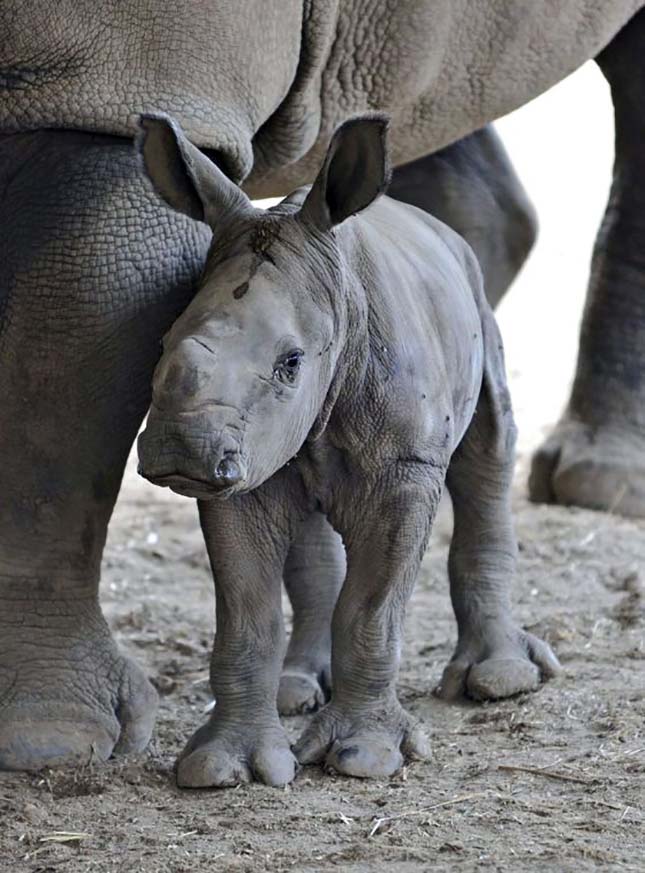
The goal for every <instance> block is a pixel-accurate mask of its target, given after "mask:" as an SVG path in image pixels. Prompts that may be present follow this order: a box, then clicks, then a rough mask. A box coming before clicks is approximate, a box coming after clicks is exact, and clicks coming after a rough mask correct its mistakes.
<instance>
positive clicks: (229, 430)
mask: <svg viewBox="0 0 645 873" xmlns="http://www.w3.org/2000/svg"><path fill="white" fill-rule="evenodd" d="M142 125H143V135H142V137H141V140H140V148H141V150H142V154H143V158H144V163H145V166H146V170H147V172H148V175H149V176H150V178H151V180H152V182H153V184H154V185H155V187H156V188H157V190H158V191H159V193H160V194H161V196H163V197H164V199H166V200H167V202H168V203H169V204H170V205H171V206H173V207H174V208H176V209H179V210H183V211H186V212H187V213H188V214H190V215H191V216H193V217H198V216H199V215H200V214H201V217H202V219H203V220H206V221H208V222H209V223H211V225H212V226H216V227H217V228H218V231H219V234H220V235H219V237H218V241H217V243H216V244H215V245H214V246H213V247H212V249H211V252H210V255H209V258H208V261H207V265H206V269H205V272H204V276H203V278H202V283H201V287H200V289H199V291H198V292H197V294H196V296H195V298H194V300H193V301H192V303H191V304H190V305H189V307H188V308H187V310H186V311H185V312H184V314H183V315H182V316H181V317H180V318H179V319H178V320H177V321H176V322H175V324H174V325H173V328H172V330H171V331H170V333H169V334H168V336H167V338H166V341H165V349H164V354H163V355H162V358H161V360H160V362H159V364H158V366H157V369H156V372H155V378H154V382H153V400H152V409H151V413H150V416H149V418H148V422H147V426H146V430H145V431H144V432H143V434H142V435H141V436H140V438H139V460H140V472H141V473H142V475H144V476H145V477H146V478H148V479H150V480H151V481H152V482H156V483H158V484H160V485H170V487H172V488H174V489H175V490H177V491H179V492H180V493H182V494H187V495H189V496H195V497H197V498H199V507H200V518H201V523H202V530H203V532H204V537H205V540H206V544H207V548H208V552H209V557H210V560H211V566H212V569H213V575H214V580H215V592H216V605H217V608H216V621H217V632H216V638H215V645H214V650H213V656H212V661H211V684H212V687H213V692H214V694H215V698H216V700H217V705H216V707H215V709H214V711H213V714H212V715H211V717H210V719H209V721H208V722H207V723H206V724H205V725H204V726H202V727H201V728H200V729H199V730H198V731H197V732H196V733H195V734H194V735H193V737H192V738H191V739H190V741H189V742H188V744H187V746H186V748H185V750H184V752H183V754H182V756H181V757H180V760H179V762H178V768H177V779H178V783H179V785H181V786H184V787H210V786H216V787H225V786H231V785H236V784H238V783H240V782H245V781H249V780H251V779H256V780H258V781H261V782H265V783H267V784H270V785H283V784H285V783H287V782H289V781H291V779H293V777H294V775H295V772H296V767H297V762H300V763H301V764H309V763H316V762H323V761H324V762H325V763H326V765H327V766H330V767H333V768H334V769H335V770H337V771H338V772H340V773H344V774H347V775H353V776H358V777H385V776H389V775H391V774H392V773H393V772H395V771H396V770H397V769H398V768H399V767H400V766H401V764H402V763H403V759H404V755H407V756H410V757H424V756H426V755H427V754H428V749H429V747H428V742H427V739H426V737H425V734H424V732H423V730H422V728H421V726H420V725H418V724H416V723H415V722H414V721H413V720H412V719H411V717H410V716H409V715H408V714H407V713H406V712H405V710H403V708H402V707H401V705H400V703H399V702H398V699H397V696H396V690H395V683H396V675H397V670H398V663H399V657H400V648H401V631H402V624H403V619H404V615H405V606H406V603H407V600H408V598H409V596H410V594H411V591H412V587H413V584H414V581H415V578H416V575H417V572H418V569H419V565H420V562H421V558H422V556H423V553H424V551H425V548H426V545H427V540H428V536H429V533H430V528H431V523H432V518H433V516H434V513H435V510H436V507H437V505H438V502H439V499H440V496H441V492H442V489H443V485H444V482H445V483H446V484H447V485H448V488H449V490H450V493H451V496H452V498H453V502H454V508H455V533H454V538H453V543H452V546H451V550H450V561H449V572H450V584H451V596H452V601H453V606H454V609H455V615H456V618H457V624H458V629H459V637H458V643H457V647H456V650H455V654H454V656H453V659H452V660H451V662H450V664H449V665H448V666H447V667H446V670H445V672H444V676H443V679H442V682H441V686H440V689H439V694H440V695H441V696H443V697H445V698H447V699H451V698H454V697H458V696H460V695H461V694H463V693H464V692H465V691H467V692H468V693H469V694H470V695H471V696H473V697H475V698H478V699H494V698H499V697H505V696H509V695H512V694H515V693H517V692H518V691H522V690H530V689H533V688H535V687H537V685H538V684H539V681H540V678H541V677H542V678H548V677H549V676H552V675H554V674H555V673H556V672H557V671H558V670H559V664H558V661H557V659H556V657H555V655H554V654H553V653H552V652H551V650H550V648H549V647H548V646H547V645H546V644H545V643H544V642H542V641H541V640H538V639H537V638H535V637H533V636H531V635H530V634H527V633H525V632H524V631H522V630H520V629H519V628H518V627H517V626H516V625H515V624H514V622H513V620H512V617H511V614H510V603H509V585H510V581H511V579H512V576H513V572H514V564H515V540H514V535H513V530H512V523H511V517H510V497H509V494H510V484H511V478H512V470H513V447H514V440H515V428H514V425H513V420H512V413H511V407H510V399H509V396H508V390H507V388H506V382H505V375H504V366H503V355H502V348H501V340H500V337H499V333H498V331H497V328H496V325H495V322H494V319H493V317H492V313H491V311H490V309H489V307H488V304H487V303H486V300H485V298H484V294H483V288H482V281H481V273H480V270H479V267H478V265H477V262H476V259H475V257H474V255H473V253H472V251H471V250H470V249H469V247H468V246H467V244H466V243H465V242H464V241H463V240H462V239H461V238H460V237H458V236H457V235H456V234H455V233H454V232H453V231H451V230H450V229H449V228H448V227H446V226H445V225H443V224H441V222H439V221H437V220H436V219H434V218H432V217H431V216H428V215H427V214H425V213H423V212H421V211H419V210H417V209H414V208H411V207H409V206H406V205H404V204H400V203H397V202H396V201H394V200H392V199H390V198H387V197H382V198H380V199H377V198H378V196H379V194H380V193H381V192H382V191H383V190H384V188H385V187H386V185H387V182H388V180H389V174H388V168H387V159H386V152H385V128H386V122H385V120H384V118H383V117H382V116H367V117H363V118H358V119H355V120H353V121H350V122H348V123H346V124H345V125H343V126H341V127H340V128H339V130H338V131H337V132H336V134H335V135H334V138H333V139H332V143H331V145H330V148H329V151H328V154H327V157H326V159H325V162H324V164H323V167H322V169H321V170H320V173H319V175H318V177H317V179H316V181H315V183H314V185H313V187H312V188H311V190H310V191H309V192H308V193H306V192H296V194H295V195H294V196H293V197H292V198H288V200H287V201H285V202H283V203H282V204H280V205H279V206H277V207H274V208H273V209H271V210H269V211H268V212H266V213H262V212H261V211H259V210H256V209H254V208H253V207H252V205H251V203H250V201H248V200H246V198H245V197H244V195H243V194H241V192H240V191H239V189H236V188H235V186H233V185H232V184H231V182H230V181H229V180H228V179H227V178H226V177H225V176H224V175H223V174H222V173H221V172H220V171H219V170H218V169H217V167H216V166H215V165H213V164H210V163H209V162H208V160H207V159H206V158H205V156H204V155H202V154H201V153H200V152H199V151H198V150H197V149H196V148H195V147H194V146H192V145H191V144H190V143H189V142H188V140H186V138H185V137H184V135H183V133H182V132H181V130H180V129H179V128H178V127H177V126H176V125H175V124H174V123H173V122H172V121H171V120H170V119H168V118H164V117H162V116H154V117H146V118H144V120H143V122H142ZM169 180H172V182H169ZM368 206H370V208H369V209H366V207H368ZM363 210H365V211H363ZM357 213H358V214H357ZM352 216H353V217H352ZM276 313H279V315H277V316H276ZM319 511H321V512H322V513H324V515H326V517H327V518H328V520H329V521H330V522H331V524H332V526H333V527H334V529H335V530H336V531H338V533H340V534H341V536H342V538H343V542H344V544H345V548H346V552H347V574H346V578H345V581H344V584H343V586H342V590H341V592H340V595H339V599H338V604H337V606H336V609H335V611H334V614H333V618H332V623H331V638H332V650H331V673H332V677H333V683H332V692H331V699H330V701H329V703H327V705H326V706H324V707H323V708H322V709H321V710H320V711H319V712H318V713H317V714H316V715H315V716H314V717H313V719H312V721H311V722H310V724H309V726H308V728H307V729H306V731H305V732H304V734H303V736H302V737H301V738H300V740H299V741H298V743H297V744H296V746H295V748H294V753H293V754H292V752H291V750H290V748H289V743H288V740H287V737H286V734H285V733H284V731H283V729H282V727H281V725H280V722H279V719H278V711H277V707H276V700H277V696H278V692H279V677H280V669H281V665H282V660H283V656H284V651H285V638H284V628H283V624H282V613H281V604H280V589H281V577H282V570H283V567H284V564H285V560H286V556H287V553H288V550H289V546H290V544H291V542H292V541H293V539H294V538H295V537H296V536H297V535H298V533H299V531H300V529H301V526H302V524H303V522H307V521H308V520H310V519H311V518H312V516H313V517H314V518H315V515H316V513H317V512H319ZM294 755H295V757H294Z"/></svg>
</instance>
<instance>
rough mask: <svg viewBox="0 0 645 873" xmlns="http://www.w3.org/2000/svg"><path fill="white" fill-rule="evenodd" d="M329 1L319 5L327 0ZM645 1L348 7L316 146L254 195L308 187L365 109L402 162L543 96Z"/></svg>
mask: <svg viewBox="0 0 645 873" xmlns="http://www.w3.org/2000/svg"><path fill="white" fill-rule="evenodd" d="M321 2H322V0H321ZM643 5H645V4H644V3H643V0H432V2H421V0H399V2H397V3H391V2H387V0H340V4H339V8H340V12H339V21H338V24H337V28H336V38H335V42H334V44H333V46H332V50H331V52H330V54H329V57H328V59H327V62H326V65H325V69H324V72H323V76H322V84H321V101H322V123H321V127H320V133H319V137H318V140H317V142H316V143H315V144H314V146H313V147H312V149H311V150H310V151H309V152H308V153H307V155H305V156H304V157H303V158H302V159H301V160H299V161H297V162H294V163H291V164H290V165H289V166H287V167H277V166H274V167H272V168H271V167H269V168H267V167H266V166H262V165H260V164H257V165H256V167H255V169H254V172H253V174H252V176H251V177H250V179H249V180H247V183H246V184H247V188H248V190H249V191H251V192H252V194H253V195H254V196H269V195H271V194H279V193H282V192H284V191H285V190H286V189H292V188H294V187H297V186H299V185H302V184H306V183H307V182H310V181H311V180H312V179H313V177H314V176H315V173H316V170H317V168H318V167H319V166H320V163H321V161H322V158H323V155H324V152H325V150H326V148H327V143H328V141H329V137H330V136H331V133H332V132H333V130H334V129H335V127H336V126H337V125H338V123H339V122H340V121H342V120H343V119H344V118H347V117H348V116H349V115H352V114H354V113H357V112H362V111H365V110H381V111H385V112H388V113H389V114H390V115H391V117H392V129H391V136H390V143H391V148H392V158H393V162H394V163H395V164H400V163H405V162H407V161H411V160H414V159H415V158H418V157H420V156H421V155H426V154H428V153H430V152H432V151H436V150H437V149H440V148H442V147H443V146H445V145H448V144H449V143H451V142H453V141H455V140H457V139H459V138H461V137H462V136H465V135H466V134H468V133H471V132H472V131H474V130H477V129H478V128H480V127H482V126H484V125H485V124H487V123H488V122H491V121H494V120H495V119H496V118H499V117H500V116H502V115H505V114H506V113H507V112H510V111H511V110H513V109H516V108H518V107H519V106H521V105H523V104H524V103H527V102H528V101H529V100H532V99H533V98H534V97H537V96H538V95H539V94H541V93H542V92H544V91H546V90H547V89H548V88H550V87H551V86H552V85H554V84H556V83H557V82H558V81H560V80H561V79H563V78H565V77H566V76H567V75H569V73H571V72H573V71H574V70H575V69H577V68H578V67H579V66H581V65H582V64H583V63H584V62H585V61H587V60H588V59H590V58H593V57H595V56H596V55H597V54H598V52H599V51H600V50H601V49H602V48H603V47H604V46H606V45H607V43H609V42H610V41H611V39H612V38H613V36H614V35H615V34H616V33H617V32H618V31H619V30H620V28H621V27H622V26H623V25H624V24H626V22H627V21H629V19H630V18H631V17H632V16H633V15H634V14H635V13H636V12H637V11H638V9H639V8H641V7H642V6H643Z"/></svg>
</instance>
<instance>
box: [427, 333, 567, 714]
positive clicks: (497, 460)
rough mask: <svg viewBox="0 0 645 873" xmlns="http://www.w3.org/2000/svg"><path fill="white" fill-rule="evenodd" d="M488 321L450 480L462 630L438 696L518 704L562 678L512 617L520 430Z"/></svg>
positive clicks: (454, 581) (452, 572)
mask: <svg viewBox="0 0 645 873" xmlns="http://www.w3.org/2000/svg"><path fill="white" fill-rule="evenodd" d="M486 320H487V322H488V327H487V329H485V334H488V335H487V337H486V351H487V355H488V361H487V364H486V371H485V375H484V381H483V385H482V390H481V395H480V398H479V402H478V405H477V410H476V413H475V415H474V417H473V419H472V422H471V424H470V427H469V428H468V430H467V432H466V435H465V436H464V438H463V440H462V442H461V443H460V445H459V447H458V448H457V450H456V451H455V452H454V454H453V456H452V458H451V461H450V466H449V468H448V475H447V479H446V481H447V485H448V489H449V491H450V496H451V497H452V502H453V509H454V530H453V536H452V542H451V546H450V556H449V562H448V570H449V576H450V595H451V599H452V605H453V608H454V611H455V616H456V619H457V626H458V642H457V646H456V649H455V653H454V655H453V657H452V660H451V661H450V663H449V664H448V666H447V667H446V669H445V670H444V673H443V677H442V679H441V683H440V686H439V688H438V689H437V694H438V695H439V696H440V697H442V698H444V699H447V700H452V699H455V698H458V697H460V696H462V695H464V694H467V695H469V696H470V697H473V698H475V699H477V700H486V699H496V698H501V697H510V696H511V695H513V694H517V693H518V692H520V691H530V690H532V689H534V688H536V687H537V686H538V685H539V682H540V679H546V678H549V677H551V676H553V675H555V674H556V673H557V672H558V671H559V664H558V661H557V658H556V657H555V655H554V654H553V652H552V651H551V649H550V648H549V646H548V645H547V644H546V643H544V642H543V641H542V640H539V639H537V637H534V636H532V635H531V634H529V633H526V632H525V631H523V630H521V629H520V628H519V627H517V625H516V624H515V623H514V621H513V618H512V615H511V608H510V596H509V595H510V583H511V581H512V578H513V575H514V572H515V556H516V544H515V536H514V533H513V524H512V518H511V505H510V502H511V501H510V491H511V482H512V478H513V455H514V444H515V426H514V423H513V417H512V411H511V405H510V397H509V394H508V390H507V388H506V383H505V376H504V366H503V360H502V356H501V352H500V351H499V348H501V346H500V345H498V343H497V342H496V341H495V338H496V337H497V329H496V326H495V324H494V322H493V319H492V317H489V318H487V319H486Z"/></svg>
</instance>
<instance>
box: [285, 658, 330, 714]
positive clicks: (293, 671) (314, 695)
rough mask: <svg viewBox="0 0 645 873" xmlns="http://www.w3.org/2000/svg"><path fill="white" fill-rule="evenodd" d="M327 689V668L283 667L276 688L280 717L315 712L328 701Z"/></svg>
mask: <svg viewBox="0 0 645 873" xmlns="http://www.w3.org/2000/svg"><path fill="white" fill-rule="evenodd" d="M329 689H330V681H329V668H322V669H321V670H315V669H314V670H310V669H307V668H303V669H298V668H297V667H296V666H290V667H285V668H284V670H283V671H282V675H281V676H280V687H279V688H278V712H279V713H280V715H301V714H303V713H307V712H315V711H316V710H317V709H320V707H321V706H324V704H325V703H326V702H327V700H328V699H329Z"/></svg>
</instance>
